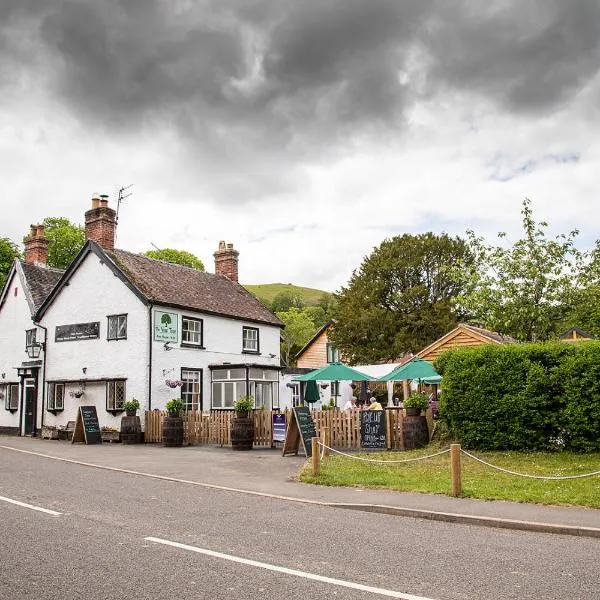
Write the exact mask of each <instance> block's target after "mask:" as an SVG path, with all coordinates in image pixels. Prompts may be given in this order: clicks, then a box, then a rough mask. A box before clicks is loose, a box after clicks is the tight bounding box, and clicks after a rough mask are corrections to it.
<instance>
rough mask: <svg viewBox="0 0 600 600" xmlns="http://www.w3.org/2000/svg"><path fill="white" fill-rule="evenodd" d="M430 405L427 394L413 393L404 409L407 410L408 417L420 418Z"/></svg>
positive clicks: (405, 402) (406, 401)
mask: <svg viewBox="0 0 600 600" xmlns="http://www.w3.org/2000/svg"><path fill="white" fill-rule="evenodd" d="M428 404H429V400H428V396H427V394H424V393H423V392H413V393H412V394H411V395H410V396H409V397H408V398H407V399H406V400H405V401H404V408H405V409H406V416H407V417H418V416H419V415H420V414H421V411H424V410H427V406H428Z"/></svg>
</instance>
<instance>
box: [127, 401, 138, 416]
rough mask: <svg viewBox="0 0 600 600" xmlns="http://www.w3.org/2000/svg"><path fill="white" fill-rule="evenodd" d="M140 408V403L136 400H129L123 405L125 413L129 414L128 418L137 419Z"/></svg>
mask: <svg viewBox="0 0 600 600" xmlns="http://www.w3.org/2000/svg"><path fill="white" fill-rule="evenodd" d="M139 407H140V403H139V401H138V400H136V399H135V398H132V399H131V400H127V401H126V402H125V403H124V404H123V408H124V409H125V412H126V413H127V416H128V417H135V415H136V413H137V411H138V408H139Z"/></svg>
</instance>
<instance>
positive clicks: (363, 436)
mask: <svg viewBox="0 0 600 600" xmlns="http://www.w3.org/2000/svg"><path fill="white" fill-rule="evenodd" d="M360 445H361V447H362V448H386V435H385V411H384V410H363V411H361V413H360Z"/></svg>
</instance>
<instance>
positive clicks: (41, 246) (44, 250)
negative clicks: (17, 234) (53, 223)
mask: <svg viewBox="0 0 600 600" xmlns="http://www.w3.org/2000/svg"><path fill="white" fill-rule="evenodd" d="M49 244H50V242H49V240H48V238H46V236H45V235H44V226H43V225H31V226H30V231H29V235H28V236H27V237H26V238H25V240H24V246H25V262H26V263H28V264H30V265H45V264H46V261H47V260H48V246H49Z"/></svg>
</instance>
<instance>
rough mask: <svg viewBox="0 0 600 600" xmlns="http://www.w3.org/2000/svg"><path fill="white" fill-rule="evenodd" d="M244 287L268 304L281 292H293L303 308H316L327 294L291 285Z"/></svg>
mask: <svg viewBox="0 0 600 600" xmlns="http://www.w3.org/2000/svg"><path fill="white" fill-rule="evenodd" d="M244 287H245V288H246V289H247V290H248V291H249V292H251V293H252V294H254V295H255V296H256V297H257V298H260V299H261V300H262V301H266V302H268V303H271V302H273V298H275V296H277V294H279V293H281V292H293V293H294V294H298V296H300V297H301V298H302V300H303V301H304V304H305V306H316V305H317V303H318V301H319V300H320V299H321V297H322V296H323V294H328V293H329V292H325V291H323V290H316V289H314V288H308V287H301V286H299V285H292V284H291V283H263V284H259V285H250V284H244Z"/></svg>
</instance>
